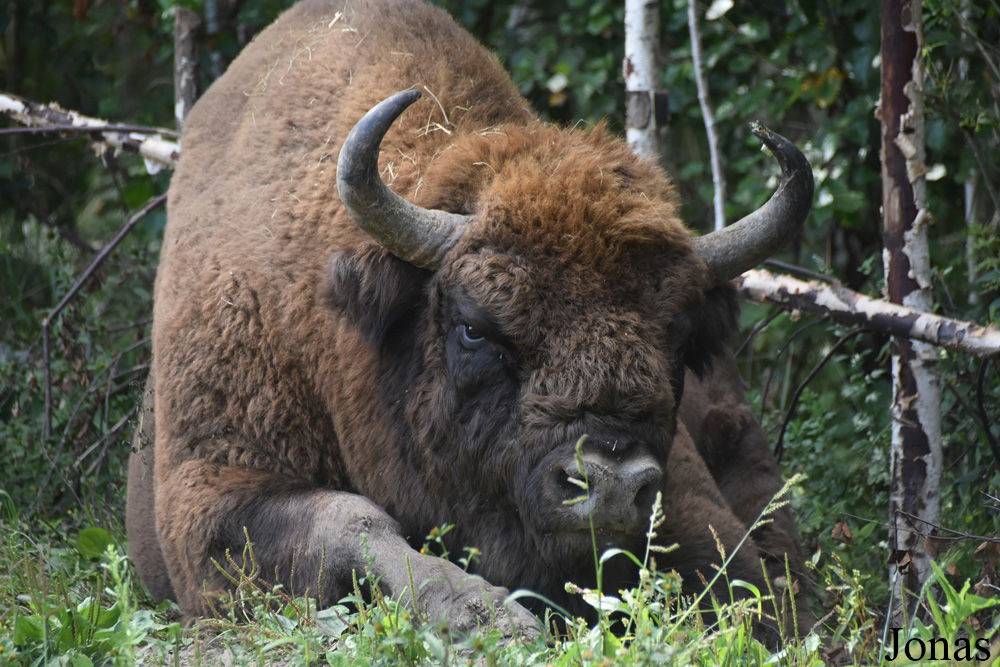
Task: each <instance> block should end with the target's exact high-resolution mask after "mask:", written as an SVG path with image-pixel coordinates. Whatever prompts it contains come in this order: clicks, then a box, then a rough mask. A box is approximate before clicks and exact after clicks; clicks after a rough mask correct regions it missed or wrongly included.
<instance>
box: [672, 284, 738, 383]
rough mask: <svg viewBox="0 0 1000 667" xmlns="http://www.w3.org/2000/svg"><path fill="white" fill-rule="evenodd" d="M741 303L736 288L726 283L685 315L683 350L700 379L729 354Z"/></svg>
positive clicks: (686, 360)
mask: <svg viewBox="0 0 1000 667" xmlns="http://www.w3.org/2000/svg"><path fill="white" fill-rule="evenodd" d="M738 314H739V302H738V301H737V299H736V289H735V288H734V287H733V286H732V285H730V284H728V283H726V284H723V285H720V286H719V287H716V288H714V289H711V290H709V291H708V292H706V293H705V300H704V301H703V302H701V303H700V304H699V305H698V306H697V307H696V308H693V309H692V310H690V311H687V312H686V313H685V314H684V315H685V319H686V320H687V321H686V327H685V328H687V332H686V333H687V335H686V336H685V342H684V344H683V346H682V347H681V349H680V354H681V358H682V359H683V360H684V365H685V366H687V367H688V368H690V369H691V370H692V371H694V372H695V374H696V375H697V376H698V377H699V378H703V377H704V376H705V374H706V373H708V371H710V370H711V369H712V363H713V360H714V359H715V358H716V357H717V356H720V355H722V354H724V353H725V351H726V349H727V348H728V346H729V339H730V338H731V337H732V335H733V333H734V332H735V331H736V326H737V315H738Z"/></svg>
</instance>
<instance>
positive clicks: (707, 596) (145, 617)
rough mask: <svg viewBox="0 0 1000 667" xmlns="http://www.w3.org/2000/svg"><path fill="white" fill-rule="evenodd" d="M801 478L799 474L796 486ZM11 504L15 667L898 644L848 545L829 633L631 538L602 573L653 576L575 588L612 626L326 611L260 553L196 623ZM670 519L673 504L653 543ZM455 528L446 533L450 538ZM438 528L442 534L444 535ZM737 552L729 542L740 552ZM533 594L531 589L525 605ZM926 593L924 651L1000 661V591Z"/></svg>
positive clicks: (6, 638)
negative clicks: (505, 630) (274, 579)
mask: <svg viewBox="0 0 1000 667" xmlns="http://www.w3.org/2000/svg"><path fill="white" fill-rule="evenodd" d="M788 489H789V486H788V485H786V488H785V489H784V490H783V493H786V492H787V491H788ZM3 500H4V502H3V503H0V505H2V508H3V514H2V522H0V540H2V542H0V562H2V563H3V565H4V567H2V568H0V665H14V664H17V665H74V666H87V665H131V664H164V665H175V664H176V665H216V664H220V663H222V662H223V661H224V660H225V661H228V662H229V664H236V665H264V664H282V665H327V664H328V665H345V666H346V665H389V664H392V665H395V664H401V665H418V664H427V665H467V664H476V665H555V666H566V667H569V666H571V665H574V666H577V665H668V666H671V665H677V666H680V665H696V666H706V667H707V666H709V665H727V666H734V667H736V666H763V665H779V666H781V665H788V666H791V665H797V666H815V667H819V666H820V665H823V664H838V665H871V664H877V663H879V662H881V660H880V658H881V651H882V649H881V647H882V643H883V641H885V635H884V629H883V628H882V622H881V611H880V609H878V608H876V607H873V606H872V603H871V601H870V599H869V598H868V597H867V596H866V595H865V594H864V579H865V577H864V576H863V575H861V574H860V573H859V572H857V571H855V570H850V569H848V568H846V567H844V566H843V564H842V562H841V560H840V559H839V558H838V557H837V555H836V554H832V555H831V557H830V558H828V559H827V564H826V565H825V566H823V567H817V566H816V561H817V560H818V555H817V556H815V557H814V559H813V562H812V566H813V568H814V570H815V572H814V575H815V578H816V579H817V580H818V581H820V582H821V585H822V588H823V590H824V591H825V595H826V597H827V604H828V607H827V609H828V613H827V614H826V616H825V617H824V618H823V622H822V628H821V629H820V630H819V631H817V632H813V633H810V634H808V635H806V636H804V637H802V638H800V639H791V640H787V641H785V642H784V644H783V645H780V646H767V645H765V644H763V643H761V642H760V641H759V640H758V639H757V638H756V637H755V629H756V628H757V627H758V624H759V623H769V622H770V623H774V622H775V618H777V617H780V615H781V614H783V613H784V611H785V610H783V609H782V608H781V607H782V605H787V604H788V601H787V600H784V601H782V599H781V596H780V594H776V592H775V591H772V590H768V591H761V590H759V589H757V588H756V587H754V586H752V585H750V584H748V583H747V582H743V581H739V580H729V579H728V578H727V574H726V568H725V566H723V567H722V568H720V569H718V570H717V572H716V573H715V575H714V577H713V579H712V580H711V581H709V582H706V583H707V585H706V587H705V588H704V591H703V592H702V593H701V594H700V595H698V596H696V597H694V598H691V597H686V596H684V595H682V594H681V581H680V577H679V576H678V575H677V574H676V573H675V572H672V571H662V570H659V569H657V568H656V565H655V561H656V553H657V550H656V547H653V546H649V547H648V548H647V550H646V551H645V553H643V554H641V555H636V554H632V553H628V552H625V551H621V550H618V549H611V550H609V551H607V552H605V553H603V554H599V555H598V557H597V561H596V563H597V567H598V570H599V571H600V569H601V568H602V567H603V566H604V564H605V563H607V561H608V560H610V559H611V558H622V557H624V558H629V559H631V560H632V561H633V562H634V563H635V565H636V567H637V569H638V572H639V577H638V585H637V586H636V587H635V588H633V589H630V590H621V591H602V590H599V589H597V590H591V589H582V588H579V587H576V586H574V585H572V584H567V590H569V591H570V592H572V593H576V594H578V595H581V596H582V597H583V599H584V600H585V601H586V602H587V603H588V604H590V605H591V606H592V607H594V608H595V609H596V610H597V612H598V618H599V620H598V622H597V623H594V624H590V623H588V622H586V621H584V620H583V619H581V618H574V617H570V616H568V615H566V614H565V613H563V612H561V611H560V610H558V609H553V610H550V611H549V612H547V614H546V617H545V618H542V619H540V620H539V628H540V629H544V633H543V634H540V635H539V636H538V637H537V638H518V637H515V638H510V637H504V635H503V634H502V632H500V631H499V630H496V629H489V628H483V629H482V631H481V632H479V633H476V634H473V635H471V636H458V635H456V634H453V633H451V632H450V631H449V628H448V625H447V623H445V622H443V621H440V620H437V621H434V620H431V619H423V620H422V619H419V618H417V617H415V616H414V614H413V613H412V611H411V610H410V609H408V608H407V607H405V606H403V605H401V604H399V603H398V602H397V601H396V598H399V597H403V595H402V592H397V593H398V595H396V596H389V595H386V594H384V593H383V592H382V591H380V589H379V588H378V587H377V585H376V582H375V581H373V580H372V579H371V578H366V577H361V578H360V579H358V580H357V581H356V584H355V590H354V593H353V594H352V595H350V596H348V597H346V598H344V599H343V600H341V601H340V603H338V604H336V605H334V606H331V607H328V608H317V605H316V603H315V601H314V600H311V599H308V598H292V597H291V596H289V595H288V594H287V593H286V592H285V591H284V590H282V589H281V588H280V587H271V586H268V585H266V584H263V583H262V582H260V581H259V580H258V579H254V578H251V575H252V574H253V571H254V567H253V563H252V561H253V555H252V549H248V554H249V556H250V565H249V566H248V567H247V568H246V569H245V570H243V571H242V572H240V571H237V573H236V575H235V579H234V583H235V584H236V585H235V590H236V591H237V593H236V594H235V595H234V596H232V597H228V598H225V599H219V600H216V601H215V603H214V604H213V609H214V610H215V614H214V616H213V617H212V618H207V619H203V620H199V621H197V622H194V623H193V624H191V625H188V626H185V625H184V624H183V623H182V622H181V619H180V617H179V614H178V611H177V608H176V607H175V606H174V605H173V604H172V603H169V602H168V603H164V604H161V605H159V606H155V605H153V604H152V602H151V601H150V600H149V598H148V597H147V595H146V594H145V592H144V590H143V588H142V585H141V584H140V583H138V581H137V579H136V577H135V575H134V573H133V572H132V569H131V565H130V563H129V561H128V559H127V558H126V557H125V556H124V554H125V553H126V546H125V545H124V544H123V543H122V541H121V540H119V539H117V538H115V537H114V536H113V535H112V533H111V532H108V531H106V530H104V529H101V528H86V529H83V530H79V531H78V532H76V534H75V535H74V536H73V537H72V538H69V537H67V532H66V531H65V530H64V529H62V528H61V527H59V526H54V525H43V526H41V527H38V526H28V525H26V523H25V522H24V520H23V519H22V518H20V517H19V516H18V513H17V508H16V507H14V506H13V503H12V502H11V501H10V499H9V496H4V497H3ZM779 502H783V501H779ZM775 506H777V504H776V503H772V506H771V507H770V508H769V509H773V508H774V507H775ZM662 518H663V515H662V509H661V508H660V507H659V505H658V504H657V506H656V507H655V508H654V512H653V515H652V517H651V519H650V528H649V537H650V540H649V542H650V544H651V543H652V538H653V536H654V535H655V531H656V528H657V526H658V524H659V523H660V522H661V521H662ZM758 521H766V518H765V517H764V515H762V517H761V519H759V520H758ZM446 531H447V527H444V528H443V530H439V532H438V536H439V535H440V534H441V533H442V532H446ZM112 532H117V531H112ZM438 536H433V535H432V536H430V537H429V538H428V541H429V542H430V543H435V542H436V541H437V539H438ZM244 555H247V554H244ZM732 555H733V554H725V553H722V556H723V559H724V560H725V559H726V558H727V557H728V558H731V557H732ZM945 567H946V566H945ZM599 579H600V578H598V580H599ZM716 580H718V581H722V582H725V584H726V585H725V587H724V589H723V590H728V592H729V596H728V598H727V597H725V596H717V595H713V594H712V593H711V590H712V584H714V583H715V582H716ZM532 595H534V594H533V593H530V592H527V591H517V592H515V593H514V594H512V595H511V597H510V598H509V601H515V600H517V599H519V598H521V597H525V596H532ZM920 601H921V607H922V608H923V609H924V610H926V611H927V612H928V613H926V614H924V615H918V616H917V617H915V618H912V619H910V620H909V621H908V623H907V627H905V628H902V629H901V630H900V631H899V632H898V637H899V638H900V639H899V641H900V642H901V643H903V644H904V645H905V644H906V642H907V641H909V642H911V643H910V644H909V645H910V646H912V647H916V646H918V644H919V643H920V642H924V643H925V644H926V643H927V642H929V641H930V640H931V639H933V638H944V640H945V641H947V642H950V644H949V645H950V646H952V647H954V646H956V645H960V644H961V641H962V640H961V638H962V637H967V638H968V637H971V638H972V640H973V641H975V640H976V639H979V640H981V641H983V642H986V644H984V645H986V646H988V647H990V651H989V654H990V658H991V659H990V660H988V661H984V662H982V663H981V664H993V662H994V659H995V655H996V654H997V653H998V650H997V647H996V637H997V631H998V629H1000V622H998V621H997V620H995V619H996V617H995V615H994V614H993V612H994V611H995V609H996V607H997V606H998V605H1000V602H998V600H997V599H996V598H992V599H985V598H983V597H980V596H978V595H976V594H975V593H973V592H972V591H971V590H970V585H969V584H968V583H966V584H965V585H964V586H961V587H956V586H955V585H953V583H952V582H951V579H950V577H949V576H948V574H947V573H946V571H945V568H944V567H941V566H938V565H935V568H934V575H933V577H931V579H930V581H929V582H928V584H927V586H926V587H925V588H924V590H923V591H921V592H920ZM792 617H794V614H792ZM800 634H805V633H804V629H800ZM914 650H915V649H914ZM973 655H975V653H973ZM953 657H954V656H953ZM891 664H925V663H923V662H920V661H919V660H916V661H907V659H906V654H905V653H901V655H900V658H899V659H897V660H896V661H895V662H893V663H891ZM934 664H940V663H934Z"/></svg>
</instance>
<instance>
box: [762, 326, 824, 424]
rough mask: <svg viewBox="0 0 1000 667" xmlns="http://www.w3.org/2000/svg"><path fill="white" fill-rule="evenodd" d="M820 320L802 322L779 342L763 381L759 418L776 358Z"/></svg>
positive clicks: (775, 365)
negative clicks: (779, 344) (765, 379)
mask: <svg viewBox="0 0 1000 667" xmlns="http://www.w3.org/2000/svg"><path fill="white" fill-rule="evenodd" d="M822 321H823V320H813V321H811V322H806V323H805V324H803V325H802V326H800V327H799V328H798V329H796V330H795V331H793V332H792V334H791V335H790V336H789V337H788V338H786V339H785V342H784V343H782V344H781V347H779V348H778V351H777V352H776V353H775V355H774V361H775V363H773V364H772V365H771V370H770V372H768V374H767V382H765V383H764V393H762V394H761V402H760V411H761V414H760V418H761V419H763V418H764V399H765V398H766V397H767V394H768V392H770V391H771V382H772V381H773V380H774V373H775V371H776V370H777V369H778V364H777V361H778V359H780V358H781V355H782V354H784V353H785V350H788V349H790V348H791V345H792V343H793V342H794V341H795V339H796V338H798V337H799V336H800V335H802V334H803V333H805V332H806V331H807V330H808V329H810V328H811V327H812V326H813V325H816V324H819V323H820V322H822Z"/></svg>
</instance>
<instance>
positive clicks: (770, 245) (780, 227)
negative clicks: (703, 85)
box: [694, 126, 814, 287]
mask: <svg viewBox="0 0 1000 667" xmlns="http://www.w3.org/2000/svg"><path fill="white" fill-rule="evenodd" d="M753 133H754V134H756V135H757V136H758V137H760V139H761V141H763V142H764V144H765V145H766V146H767V147H768V148H769V149H771V152H773V153H774V155H775V157H777V158H778V163H779V164H780V165H781V183H779V184H778V189H777V190H775V192H774V194H773V195H771V198H770V199H769V200H767V203H766V204H764V205H763V206H761V207H760V208H759V209H757V210H756V211H754V212H753V213H751V214H750V215H748V216H746V217H745V218H743V219H742V220H740V221H738V222H734V223H733V224H731V225H729V226H728V227H724V228H722V229H719V230H716V231H714V232H712V233H711V234H706V235H705V236H701V237H698V238H696V239H694V245H695V250H696V251H697V253H698V255H699V256H700V257H701V259H702V260H703V261H704V262H705V264H706V265H707V266H708V284H709V285H710V286H712V287H714V286H716V285H720V284H722V283H724V282H726V281H727V280H731V279H733V278H735V277H736V276H738V275H740V274H741V273H743V272H744V271H747V270H749V269H752V268H753V267H755V266H757V265H758V264H760V263H761V262H763V261H764V260H765V259H767V258H768V257H770V256H771V255H773V254H774V253H775V252H776V251H777V250H778V248H780V247H781V246H782V245H784V244H785V242H787V241H788V240H789V239H790V238H792V236H794V235H795V232H797V231H799V227H801V226H802V223H803V222H805V219H806V216H807V215H809V209H810V208H811V207H812V199H813V188H814V184H813V175H812V169H811V168H810V167H809V161H808V160H806V156H805V155H803V154H802V151H800V150H799V149H798V148H796V147H795V144H793V143H792V142H790V141H789V140H788V139H785V138H784V137H783V136H781V135H780V134H775V133H774V132H771V131H770V130H768V129H767V128H764V127H760V126H756V127H754V128H753Z"/></svg>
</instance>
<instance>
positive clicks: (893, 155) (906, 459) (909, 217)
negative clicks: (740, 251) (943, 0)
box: [880, 0, 941, 613]
mask: <svg viewBox="0 0 1000 667" xmlns="http://www.w3.org/2000/svg"><path fill="white" fill-rule="evenodd" d="M921 9H922V8H921V0H882V16H881V19H882V21H881V22H882V48H881V57H882V81H881V106H880V117H881V121H882V212H883V219H884V235H883V242H884V245H885V249H884V251H883V261H884V263H885V275H886V288H887V291H888V297H889V300H890V301H891V302H892V303H897V304H902V305H904V306H907V307H909V308H913V309H915V310H919V311H923V312H931V311H932V310H933V300H932V295H931V290H930V258H929V252H928V245H927V226H928V225H929V224H930V222H931V216H930V212H929V211H928V210H927V200H926V192H925V189H926V178H925V176H924V175H925V173H926V171H927V167H926V165H925V164H924V114H923V81H924V73H923V62H922V60H921V55H922V54H921V51H922V49H923V24H922V19H921ZM892 352H893V354H892V373H893V401H892V459H891V461H892V464H891V465H892V471H891V485H892V486H891V490H890V500H889V502H890V517H889V519H890V520H889V525H890V535H889V539H890V544H891V545H892V546H893V548H894V549H895V550H897V553H898V552H906V554H907V555H908V556H909V561H910V562H909V565H908V567H905V568H903V567H900V568H898V572H894V573H892V576H891V580H892V581H893V582H895V584H894V591H893V599H894V600H895V602H896V605H897V606H896V608H895V609H892V610H890V613H898V612H899V610H900V608H899V607H898V605H899V604H902V603H903V602H904V600H903V591H904V589H905V590H909V591H919V588H920V586H921V584H922V583H923V582H924V581H925V580H926V578H927V576H928V575H929V574H930V567H929V561H930V556H929V555H928V553H927V551H926V549H925V548H924V541H923V539H922V535H921V530H922V527H923V525H924V524H920V523H919V522H917V521H913V520H911V518H910V517H918V518H920V519H922V520H924V521H926V522H929V523H931V524H936V523H939V522H940V489H939V485H940V476H941V385H940V378H939V374H938V364H937V354H936V350H935V349H934V348H933V347H932V346H931V345H929V344H927V343H923V342H919V341H914V340H910V339H908V338H903V337H899V336H897V337H894V338H893V342H892ZM897 575H898V576H897Z"/></svg>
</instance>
